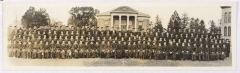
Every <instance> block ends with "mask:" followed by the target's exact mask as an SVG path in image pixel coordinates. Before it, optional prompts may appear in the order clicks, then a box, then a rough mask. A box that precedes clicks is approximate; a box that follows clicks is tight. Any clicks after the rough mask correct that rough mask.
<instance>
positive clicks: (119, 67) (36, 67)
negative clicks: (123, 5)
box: [1, 0, 237, 71]
mask: <svg viewBox="0 0 240 73" xmlns="http://www.w3.org/2000/svg"><path fill="white" fill-rule="evenodd" d="M55 1H56V0H54V1H53V0H51V1H48V0H38V1H35V0H31V1H29V0H23V1H19V0H12V1H9V2H10V3H11V2H14V3H17V2H21V3H23V2H27V3H45V2H48V3H54V2H55ZM58 1H60V2H63V3H72V2H81V1H89V2H95V0H73V1H69V0H58ZM107 1H110V2H111V1H115V0H107ZM123 1H127V0H123ZM133 1H136V0H133ZM139 1H141V0H139ZM155 1H156V0H155ZM165 1H166V0H165ZM170 1H171V0H170ZM172 1H176V0H172ZM183 1H184V2H186V1H187V2H192V1H189V0H183ZM194 1H196V0H194ZM96 2H99V3H102V2H104V1H100V0H99V1H96ZM156 2H158V1H156ZM168 2H169V1H168ZM181 2H182V1H181ZM181 2H180V3H181ZM199 2H200V3H202V2H219V3H221V2H222V1H220V0H215V1H207V0H203V1H201V0H200V1H199ZM233 4H234V6H233V8H232V13H233V19H235V20H232V22H233V23H232V27H236V23H237V21H236V20H237V10H236V9H234V8H237V7H236V6H237V4H235V3H233ZM3 16H4V5H3ZM4 17H6V16H4ZM4 17H3V24H2V25H3V27H2V26H1V27H2V28H3V29H2V32H3V33H4V34H3V35H2V36H1V39H3V40H5V41H6V35H5V34H6V30H5V29H6V28H7V27H6V26H5V25H4V23H5V22H4ZM236 28H237V27H236ZM236 28H232V33H234V34H232V66H230V67H229V66H228V67H184V66H183V67H181V66H180V67H156V66H153V67H151V66H147V67H143V66H141V67H135V66H133V67H127V66H114V67H111V66H98V67H81V66H64V67H63V66H8V65H6V58H3V60H4V61H3V62H2V65H3V64H4V65H3V66H4V70H20V71H21V70H48V71H51V70H100V71H101V70H131V71H134V70H136V71H138V70H140V71H142V70H145V71H154V70H173V71H174V70H194V71H198V70H207V71H214V70H236V67H237V65H236V64H237V63H236V57H237V56H236V55H237V54H236V51H237V47H236V42H237V40H235V39H237V38H236V36H237V35H236ZM2 37H3V38H2ZM2 44H3V45H2ZM2 44H1V45H2V46H3V49H4V48H5V47H6V46H4V45H6V43H4V41H3V42H2ZM5 51H6V50H4V51H3V53H4V54H3V57H6V56H5V53H6V52H5Z"/></svg>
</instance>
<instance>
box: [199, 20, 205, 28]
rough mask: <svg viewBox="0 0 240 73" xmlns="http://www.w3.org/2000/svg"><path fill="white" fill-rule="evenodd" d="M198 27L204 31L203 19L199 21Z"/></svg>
mask: <svg viewBox="0 0 240 73" xmlns="http://www.w3.org/2000/svg"><path fill="white" fill-rule="evenodd" d="M199 29H200V30H201V31H206V28H205V23H204V21H203V20H201V21H200V26H199Z"/></svg>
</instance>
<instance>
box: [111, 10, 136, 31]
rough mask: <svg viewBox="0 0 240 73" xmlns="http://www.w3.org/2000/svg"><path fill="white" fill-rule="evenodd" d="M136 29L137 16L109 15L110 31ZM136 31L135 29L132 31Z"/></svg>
mask: <svg viewBox="0 0 240 73" xmlns="http://www.w3.org/2000/svg"><path fill="white" fill-rule="evenodd" d="M136 27H137V15H115V14H113V15H111V30H114V29H116V28H117V29H118V30H119V31H121V30H133V28H136ZM134 31H136V29H134Z"/></svg>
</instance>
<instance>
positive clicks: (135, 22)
mask: <svg viewBox="0 0 240 73" xmlns="http://www.w3.org/2000/svg"><path fill="white" fill-rule="evenodd" d="M134 19H135V20H134V28H135V31H137V16H135V17H134Z"/></svg>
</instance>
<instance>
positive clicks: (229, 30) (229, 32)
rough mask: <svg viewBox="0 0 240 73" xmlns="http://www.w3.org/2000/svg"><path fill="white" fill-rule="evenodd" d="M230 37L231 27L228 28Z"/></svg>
mask: <svg viewBox="0 0 240 73" xmlns="http://www.w3.org/2000/svg"><path fill="white" fill-rule="evenodd" d="M228 36H231V27H230V26H228Z"/></svg>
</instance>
